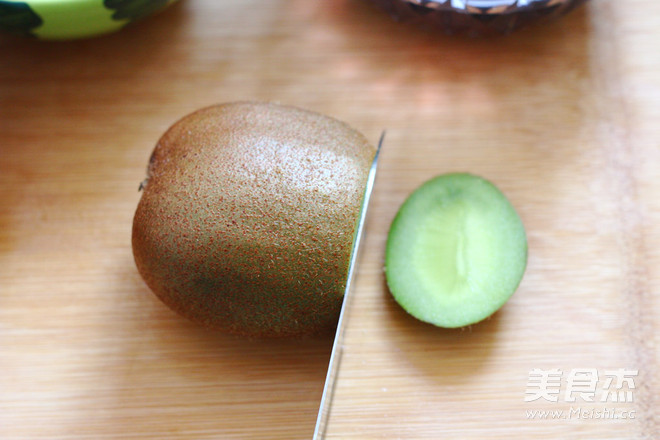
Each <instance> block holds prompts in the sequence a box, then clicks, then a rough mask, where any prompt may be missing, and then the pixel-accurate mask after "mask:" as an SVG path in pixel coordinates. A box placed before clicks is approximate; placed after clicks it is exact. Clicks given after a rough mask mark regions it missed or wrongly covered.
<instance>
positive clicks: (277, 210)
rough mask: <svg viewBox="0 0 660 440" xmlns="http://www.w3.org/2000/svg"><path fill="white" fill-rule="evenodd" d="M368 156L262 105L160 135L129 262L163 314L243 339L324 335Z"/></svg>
mask: <svg viewBox="0 0 660 440" xmlns="http://www.w3.org/2000/svg"><path fill="white" fill-rule="evenodd" d="M374 154H375V147H374V146H372V145H371V144H370V143H369V142H368V141H367V139H366V138H365V137H364V136H363V135H362V134H360V133H359V132H358V131H356V130H354V129H352V128H351V127H349V126H348V125H346V124H345V123H343V122H340V121H338V120H336V119H333V118H330V117H327V116H324V115H321V114H318V113H313V112H309V111H306V110H302V109H298V108H295V107H290V106H283V105H278V104H272V103H259V102H236V103H228V104H222V105H217V106H213V107H208V108H205V109H202V110H199V111H197V112H195V113H193V114H191V115H188V116H186V117H184V118H183V119H181V120H180V121H178V122H177V123H175V124H174V125H173V126H172V127H171V128H170V129H169V130H167V132H166V133H165V134H164V135H163V136H162V137H161V139H160V140H159V142H158V144H157V145H156V147H155V149H154V151H153V153H152V156H151V159H150V161H149V166H148V171H147V179H146V180H145V181H144V182H143V185H141V186H142V188H143V193H142V197H141V199H140V202H139V204H138V207H137V210H136V212H135V217H134V220H133V234H132V245H133V254H134V258H135V263H136V265H137V268H138V271H139V272H140V274H141V276H142V278H143V279H144V280H145V282H146V284H147V285H148V286H149V288H150V289H151V290H152V291H153V292H154V293H155V294H156V295H157V296H158V297H159V298H160V299H161V300H162V301H163V302H164V303H165V304H167V305H168V306H169V307H170V308H172V309H173V310H175V311H176V312H178V313H180V314H181V315H184V316H186V317H187V318H189V319H191V320H193V321H195V322H198V323H200V324H202V325H204V326H207V327H211V328H218V329H221V330H224V331H227V332H230V333H235V334H240V335H246V336H254V337H281V336H295V335H305V334H313V333H318V332H323V331H325V330H327V329H331V328H332V327H333V326H334V325H336V321H337V318H338V315H339V311H340V308H341V302H342V298H343V293H344V289H345V286H346V281H347V273H348V265H349V260H350V258H351V252H352V245H353V241H354V239H355V232H356V226H357V222H358V219H359V216H360V212H361V208H362V201H363V198H364V190H365V185H366V181H367V176H368V172H369V168H370V166H371V162H372V159H373V157H374Z"/></svg>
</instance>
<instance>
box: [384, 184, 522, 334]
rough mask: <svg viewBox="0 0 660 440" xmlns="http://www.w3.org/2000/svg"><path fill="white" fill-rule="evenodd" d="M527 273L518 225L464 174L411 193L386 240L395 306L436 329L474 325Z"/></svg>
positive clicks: (506, 206) (487, 189) (496, 196)
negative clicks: (434, 326) (436, 327)
mask: <svg viewBox="0 0 660 440" xmlns="http://www.w3.org/2000/svg"><path fill="white" fill-rule="evenodd" d="M526 265H527V238H526V234H525V229H524V226H523V223H522V221H521V219H520V217H519V216H518V214H517V213H516V211H515V209H514V208H513V206H512V205H511V203H510V202H509V201H508V200H507V198H506V197H505V196H504V194H502V192H500V190H498V189H497V188H496V187H495V186H494V185H493V184H492V183H490V182H488V181H487V180H485V179H483V178H481V177H478V176H474V175H471V174H466V173H453V174H445V175H441V176H438V177H436V178H434V179H432V180H430V181H428V182H426V183H424V184H423V185H422V186H421V187H419V188H418V189H417V190H415V191H414V192H413V193H412V194H411V195H410V196H409V197H408V199H407V200H406V201H405V202H404V203H403V205H402V206H401V208H400V209H399V211H398V213H397V214H396V216H395V218H394V220H393V222H392V225H391V227H390V231H389V234H388V237H387V246H386V255H385V273H386V279H387V284H388V287H389V289H390V292H391V293H392V296H393V297H394V299H395V300H396V301H397V303H398V304H399V305H400V306H401V307H402V308H403V309H404V310H406V311H407V312H408V313H409V314H411V315H412V316H414V317H415V318H417V319H419V320H421V321H424V322H428V323H431V324H434V325H436V326H439V327H447V328H456V327H463V326H467V325H470V324H474V323H476V322H479V321H481V320H483V319H485V318H487V317H489V316H490V315H492V314H493V313H495V311H497V310H498V309H499V308H500V307H502V305H504V303H505V302H506V301H507V300H508V299H509V297H511V295H512V294H513V293H514V292H515V290H516V289H517V288H518V285H519V283H520V281H521V280H522V277H523V273H524V272H525V268H526Z"/></svg>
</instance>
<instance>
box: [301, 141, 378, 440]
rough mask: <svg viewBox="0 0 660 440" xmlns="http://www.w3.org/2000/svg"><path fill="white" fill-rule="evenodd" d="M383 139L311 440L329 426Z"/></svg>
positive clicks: (371, 176)
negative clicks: (349, 308)
mask: <svg viewBox="0 0 660 440" xmlns="http://www.w3.org/2000/svg"><path fill="white" fill-rule="evenodd" d="M383 139H385V132H384V131H383V133H382V134H381V135H380V139H379V140H378V146H377V147H376V154H375V155H374V160H373V162H372V163H371V168H370V169H369V175H368V176H367V185H366V187H365V190H364V198H363V201H362V210H361V212H360V218H359V220H358V226H357V231H356V234H355V241H354V242H353V250H352V252H351V259H350V261H349V263H348V277H347V280H346V288H345V289H344V299H343V302H342V305H341V311H340V312H339V321H337V331H336V333H335V340H334V342H333V344H332V352H331V353H330V361H329V363H328V373H327V374H326V377H325V385H324V386H323V395H322V396H321V404H320V406H319V412H318V416H317V417H316V427H315V428H314V437H313V439H314V440H322V439H324V438H325V432H326V428H327V424H328V416H329V415H330V409H331V406H332V397H333V395H334V390H335V380H336V378H337V371H338V370H339V365H340V364H341V357H342V354H343V351H344V349H343V346H342V344H343V339H344V329H345V327H346V309H347V308H348V301H349V299H350V295H349V294H350V291H351V284H352V282H353V278H354V277H355V270H356V266H357V261H358V257H359V254H360V244H361V242H362V238H363V236H364V225H365V219H366V217H367V209H368V207H369V200H370V199H371V193H372V191H373V189H374V182H375V180H376V168H377V166H378V156H379V155H380V149H381V147H382V145H383Z"/></svg>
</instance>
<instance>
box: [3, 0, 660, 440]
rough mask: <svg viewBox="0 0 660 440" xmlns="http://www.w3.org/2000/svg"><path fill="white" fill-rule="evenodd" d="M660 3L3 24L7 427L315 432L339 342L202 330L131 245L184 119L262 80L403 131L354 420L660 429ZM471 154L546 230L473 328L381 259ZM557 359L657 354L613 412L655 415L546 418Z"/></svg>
mask: <svg viewBox="0 0 660 440" xmlns="http://www.w3.org/2000/svg"><path fill="white" fill-rule="evenodd" d="M658 17H660V5H659V4H657V2H654V1H652V0H630V1H627V2H619V1H616V0H594V1H592V2H591V4H589V5H588V7H586V8H582V9H580V10H578V11H575V12H574V13H572V14H571V15H569V16H568V17H566V18H565V19H563V20H561V21H557V22H555V23H552V24H548V25H544V26H540V27H535V28H531V29H527V30H523V31H521V32H519V33H518V34H515V35H513V36H510V37H506V38H496V39H482V40H470V39H465V38H452V37H446V36H441V35H438V34H435V33H432V32H429V31H425V30H420V29H413V28H410V27H408V26H405V25H401V24H399V23H395V22H393V21H391V20H390V19H389V17H387V16H386V15H384V14H382V13H380V11H378V10H376V9H374V8H373V7H371V6H370V5H368V4H366V3H364V2H360V1H351V0H329V1H324V2H309V1H305V0H276V1H269V2H258V1H254V0H250V1H242V2H230V1H212V0H188V1H182V2H181V3H179V4H177V5H175V6H173V7H172V8H171V9H169V10H167V11H165V12H164V13H162V14H160V15H158V16H156V17H153V18H151V19H149V20H146V21H144V22H143V23H140V24H139V25H136V26H134V27H131V28H127V29H125V30H123V31H121V32H119V33H117V34H114V35H110V36H106V37H101V38H96V39H91V40H85V41H77V42H69V43H43V42H38V41H31V40H24V39H19V38H13V37H6V36H3V37H0V52H1V53H2V61H1V62H0V438H3V439H55V438H58V439H60V438H61V439H78V438H94V439H114V438H159V439H183V438H186V439H189V438H195V439H202V438H223V439H252V438H263V439H266V438H282V439H296V438H309V437H310V436H311V432H312V430H313V424H314V419H315V416H316V410H317V408H318V403H319V399H320V395H321V390H322V386H323V379H324V375H325V368H326V364H327V361H328V356H329V351H330V345H331V342H332V341H331V337H330V336H328V337H323V338H313V339H308V340H304V341H279V342H264V341H248V340H244V339H238V338H232V337H228V336H225V335H221V334H214V333H210V332H207V331H204V330H202V329H200V328H198V327H196V326H195V325H193V324H190V323H188V322H187V321H185V320H184V319H182V318H179V317H178V316H176V315H174V314H173V313H172V312H170V311H169V310H168V309H167V308H166V307H165V306H163V305H162V304H161V303H160V302H158V300H157V299H156V298H155V297H154V296H153V295H152V294H151V293H150V292H149V291H148V289H147V288H146V287H145V286H144V284H143V282H142V281H141V279H140V277H139V275H138V274H137V271H136V269H135V267H134V264H133V261H132V255H131V250H130V224H131V220H132V215H133V212H134V209H135V207H136V205H137V200H138V198H139V193H138V192H137V187H138V184H139V182H140V181H141V180H142V179H143V176H144V171H145V166H146V162H147V159H148V157H149V154H150V152H151V149H152V148H153V146H154V144H155V142H156V140H157V139H158V137H159V136H160V134H161V133H162V132H163V131H164V130H165V129H166V128H167V127H168V126H169V125H170V124H171V123H173V122H174V121H175V120H177V119H178V118H180V117H181V116H183V115H184V114H186V113H188V112H190V111H193V110H195V109H197V108H199V107H202V106H205V105H209V104H213V103H217V102H225V101H232V100H245V99H255V100H269V101H277V102H282V103H286V104H292V105H298V106H301V107H304V108H307V109H310V110H316V111H320V112H323V113H326V114H329V115H332V116H335V117H337V118H339V119H342V120H344V121H347V122H349V123H350V124H351V125H353V126H354V127H355V128H357V129H359V130H361V131H363V132H364V133H365V135H367V136H368V137H369V138H370V139H373V141H374V142H376V140H377V139H378V136H379V134H380V132H381V130H382V129H387V131H388V134H387V139H386V143H385V146H384V147H383V152H382V161H381V167H380V170H379V176H378V178H377V186H376V190H375V192H374V196H373V199H372V203H373V205H372V209H371V211H370V218H369V222H368V225H367V228H368V229H367V237H366V242H365V246H366V247H365V249H364V250H365V252H364V253H363V255H362V260H361V264H360V266H359V271H358V279H357V282H356V286H355V287H356V291H355V296H354V297H353V301H352V304H351V312H350V315H349V318H348V319H349V321H348V328H347V334H346V340H345V353H344V356H343V362H342V365H341V368H340V371H339V379H338V383H337V391H336V395H335V400H334V402H333V407H332V412H331V414H330V423H329V426H328V438H333V439H372V438H387V439H393V438H401V439H404V438H405V439H421V438H434V439H435V438H457V439H472V438H474V439H477V438H479V439H506V438H511V437H512V436H517V437H521V438H532V437H533V438H539V439H544V438H562V439H596V438H597V439H657V438H660V428H659V427H658V418H657V417H658V416H657V408H658V406H659V405H660V402H659V401H658V397H657V396H658V394H659V391H660V383H658V379H657V374H656V372H657V371H658V369H659V368H660V364H659V361H658V345H657V344H658V341H657V336H656V335H657V332H658V327H657V325H658V324H657V319H658V317H660V301H659V300H658V298H657V292H658V291H659V289H660V269H658V268H659V267H660V251H658V249H660V228H659V227H658V226H657V225H658V224H660V197H659V196H660V184H658V182H659V181H660V171H659V170H660V168H659V167H658V164H659V163H660V132H659V131H660V128H659V127H660V126H659V125H658V122H657V121H659V120H660V75H659V74H658V72H660V52H658V51H657V41H658V40H659V39H660V30H659V29H660V27H659V26H658ZM449 171H470V172H473V173H476V174H480V175H482V176H484V177H486V178H488V179H490V180H491V181H493V182H494V183H495V184H496V185H498V186H499V187H500V188H501V189H502V190H503V191H504V192H505V193H506V194H507V196H508V197H509V198H510V200H511V201H512V202H513V204H514V205H515V206H516V207H517V209H518V211H519V213H520V215H521V217H522V218H523V221H524V222H525V225H526V227H527V231H528V238H529V245H530V254H529V257H530V258H529V266H528V270H527V272H526V275H525V278H524V280H523V282H522V284H521V287H520V289H519V291H518V292H517V293H516V294H515V295H514V297H513V298H512V300H511V301H510V302H509V303H508V304H507V305H506V306H505V307H504V308H503V309H502V310H501V311H500V312H498V313H497V314H496V315H494V316H493V317H492V318H491V319H490V320H488V321H486V322H483V323H481V324H478V325H475V326H472V327H471V328H468V329H464V330H458V331H445V330H440V329H436V328H433V327H430V326H428V325H424V324H421V323H418V322H417V321H415V320H414V319H412V318H410V317H409V316H407V315H406V314H405V313H404V312H403V311H402V310H401V309H400V308H399V307H398V306H397V305H396V304H395V303H394V302H393V301H392V300H391V299H390V296H389V293H388V291H387V288H386V286H385V283H384V277H383V272H382V264H383V252H384V246H385V239H386V234H387V230H388V227H389V223H390V221H391V219H392V218H393V216H394V214H395V213H396V210H397V209H398V207H399V205H400V204H401V203H402V202H403V200H404V199H405V197H406V196H407V195H408V194H409V193H410V192H411V191H412V190H413V189H414V188H415V187H417V186H418V185H419V184H421V183H422V182H423V181H425V180H427V179H429V178H431V177H433V176H435V175H436V174H440V173H443V172H449ZM534 368H540V369H551V368H559V369H562V371H563V372H564V373H565V374H568V372H569V371H570V370H572V369H575V368H594V369H598V371H599V372H601V373H602V372H604V371H605V370H609V369H617V368H630V369H638V370H639V375H638V376H637V377H636V378H635V385H636V389H635V390H634V402H632V403H617V404H614V405H612V404H608V405H607V406H608V407H615V408H616V409H619V410H626V411H631V410H632V411H634V412H635V419H626V420H588V419H579V420H578V419H572V420H531V419H528V418H527V417H526V411H528V410H535V409H563V410H569V409H570V407H571V404H570V403H568V402H565V401H562V400H563V399H560V401H559V402H557V403H549V402H524V395H525V391H526V388H527V382H528V373H529V371H530V370H531V369H534ZM564 383H565V382H564ZM601 384H602V382H601ZM562 397H563V396H562ZM578 403H579V402H578ZM576 405H577V404H573V405H572V406H576ZM582 406H583V407H585V408H601V407H602V406H601V405H599V404H591V406H590V405H589V404H583V405H582Z"/></svg>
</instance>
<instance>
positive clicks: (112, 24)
mask: <svg viewBox="0 0 660 440" xmlns="http://www.w3.org/2000/svg"><path fill="white" fill-rule="evenodd" d="M175 1H176V0H0V31H4V32H9V33H12V34H19V35H27V36H34V37H37V38H41V39H44V40H71V39H76V38H86V37H93V36H96V35H102V34H107V33H110V32H114V31H117V30H119V29H121V28H123V27H124V26H126V25H127V24H129V23H132V22H134V21H136V20H140V19H142V18H144V17H146V16H147V15H151V14H153V13H155V12H157V11H160V10H161V9H163V8H165V7H167V6H168V5H169V4H171V3H174V2H175Z"/></svg>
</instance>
